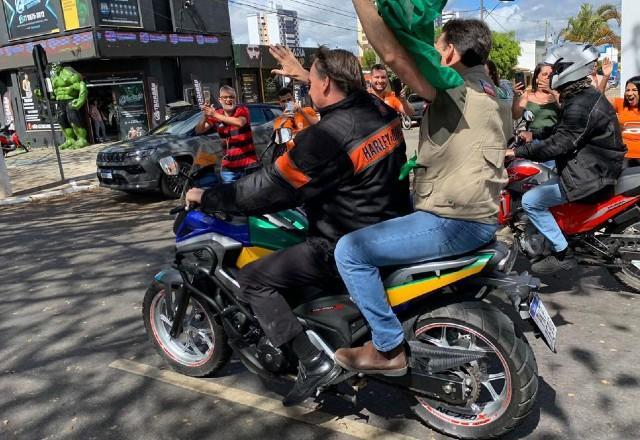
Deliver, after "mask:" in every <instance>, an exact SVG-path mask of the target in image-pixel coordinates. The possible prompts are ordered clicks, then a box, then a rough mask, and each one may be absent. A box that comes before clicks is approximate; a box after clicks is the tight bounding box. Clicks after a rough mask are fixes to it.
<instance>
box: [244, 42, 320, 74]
mask: <svg viewBox="0 0 640 440" xmlns="http://www.w3.org/2000/svg"><path fill="white" fill-rule="evenodd" d="M290 49H291V51H292V52H293V55H294V56H295V57H296V59H297V60H298V61H299V62H300V64H302V65H303V66H305V67H310V66H311V63H312V61H313V57H314V56H315V53H316V52H317V49H316V48H309V47H290ZM233 57H234V59H235V61H236V67H239V68H247V67H255V68H260V67H262V68H263V69H273V68H275V67H278V62H277V61H276V59H275V58H274V57H273V56H272V55H271V53H270V52H269V46H264V45H257V44H234V45H233Z"/></svg>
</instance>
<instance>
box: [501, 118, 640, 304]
mask: <svg viewBox="0 0 640 440" xmlns="http://www.w3.org/2000/svg"><path fill="white" fill-rule="evenodd" d="M529 117H530V116H529ZM531 120H532V119H531ZM531 120H530V121H528V122H529V123H530V122H531ZM527 126H528V124H527ZM507 172H508V175H509V183H508V185H507V188H506V189H505V190H503V191H502V194H501V201H500V214H499V221H500V223H501V224H503V225H508V226H509V227H510V229H511V230H512V231H513V234H514V237H515V240H516V242H517V243H518V247H519V249H520V251H521V252H522V253H523V254H524V255H526V256H527V257H528V258H529V260H531V262H535V261H538V260H541V259H542V258H544V257H546V256H547V255H550V254H551V252H552V250H553V249H552V247H551V243H550V242H549V241H548V240H546V238H545V237H544V236H543V235H542V234H541V233H540V232H539V231H538V230H537V228H536V227H535V226H534V225H533V224H532V223H531V222H530V221H529V219H528V217H527V214H526V212H525V211H524V210H523V209H522V206H521V201H522V195H523V194H524V193H525V192H526V191H528V190H529V189H531V188H533V187H535V186H537V185H540V184H542V183H544V182H546V181H548V180H549V179H552V178H556V177H558V175H557V173H556V171H555V170H554V169H553V168H550V167H549V166H547V165H545V164H541V163H537V162H532V161H530V160H524V159H516V160H513V161H512V162H511V163H510V164H509V165H508V166H507ZM639 202H640V167H633V168H627V169H625V170H624V171H623V172H622V174H621V175H620V177H619V178H618V182H617V184H616V186H615V188H614V190H613V191H612V194H610V195H608V196H605V199H601V200H598V201H593V202H585V201H584V200H583V201H580V202H572V203H565V204H563V205H559V206H556V207H553V208H551V213H552V214H553V217H554V218H555V220H556V222H557V223H558V225H559V226H560V229H561V230H562V232H563V233H564V235H565V237H566V238H567V241H568V242H569V246H571V248H572V249H573V251H574V253H575V256H576V258H577V260H578V262H579V263H580V264H584V265H597V266H602V267H606V268H607V269H608V270H609V272H610V273H611V274H612V275H614V276H615V277H616V278H617V279H618V280H619V281H620V282H622V283H623V284H624V285H625V286H627V287H629V288H630V289H632V290H633V291H635V292H638V293H640V207H639V206H638V203H639Z"/></svg>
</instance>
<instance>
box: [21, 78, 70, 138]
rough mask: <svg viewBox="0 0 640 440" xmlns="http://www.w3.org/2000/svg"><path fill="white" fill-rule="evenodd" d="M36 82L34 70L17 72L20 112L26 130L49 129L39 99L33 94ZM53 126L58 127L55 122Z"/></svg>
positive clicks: (49, 126) (48, 122)
mask: <svg viewBox="0 0 640 440" xmlns="http://www.w3.org/2000/svg"><path fill="white" fill-rule="evenodd" d="M37 84H38V78H37V76H36V73H35V72H32V71H29V72H26V71H23V72H19V73H18V86H19V89H20V99H21V101H22V112H23V114H24V122H25V125H26V128H27V131H44V130H50V129H51V125H50V121H48V120H47V118H45V117H44V115H43V114H42V112H41V108H42V104H41V101H40V100H39V99H38V98H37V97H36V95H35V90H36V89H37V88H38V86H37ZM54 118H55V115H54ZM54 127H55V128H56V129H57V130H59V129H60V126H59V125H58V124H55V125H54Z"/></svg>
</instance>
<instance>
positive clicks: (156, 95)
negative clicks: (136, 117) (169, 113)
mask: <svg viewBox="0 0 640 440" xmlns="http://www.w3.org/2000/svg"><path fill="white" fill-rule="evenodd" d="M147 81H148V82H149V95H151V102H150V105H151V118H150V119H151V128H156V127H157V126H158V125H160V124H162V123H163V122H164V120H165V113H164V99H165V98H164V90H163V88H162V85H161V84H160V83H159V82H158V80H157V79H156V78H154V77H152V76H150V77H148V78H147Z"/></svg>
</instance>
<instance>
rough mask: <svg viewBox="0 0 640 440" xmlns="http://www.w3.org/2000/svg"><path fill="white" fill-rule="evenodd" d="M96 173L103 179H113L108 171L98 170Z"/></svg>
mask: <svg viewBox="0 0 640 440" xmlns="http://www.w3.org/2000/svg"><path fill="white" fill-rule="evenodd" d="M98 173H99V174H100V177H102V178H103V179H113V174H111V171H110V170H100V171H99V172H98Z"/></svg>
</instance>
